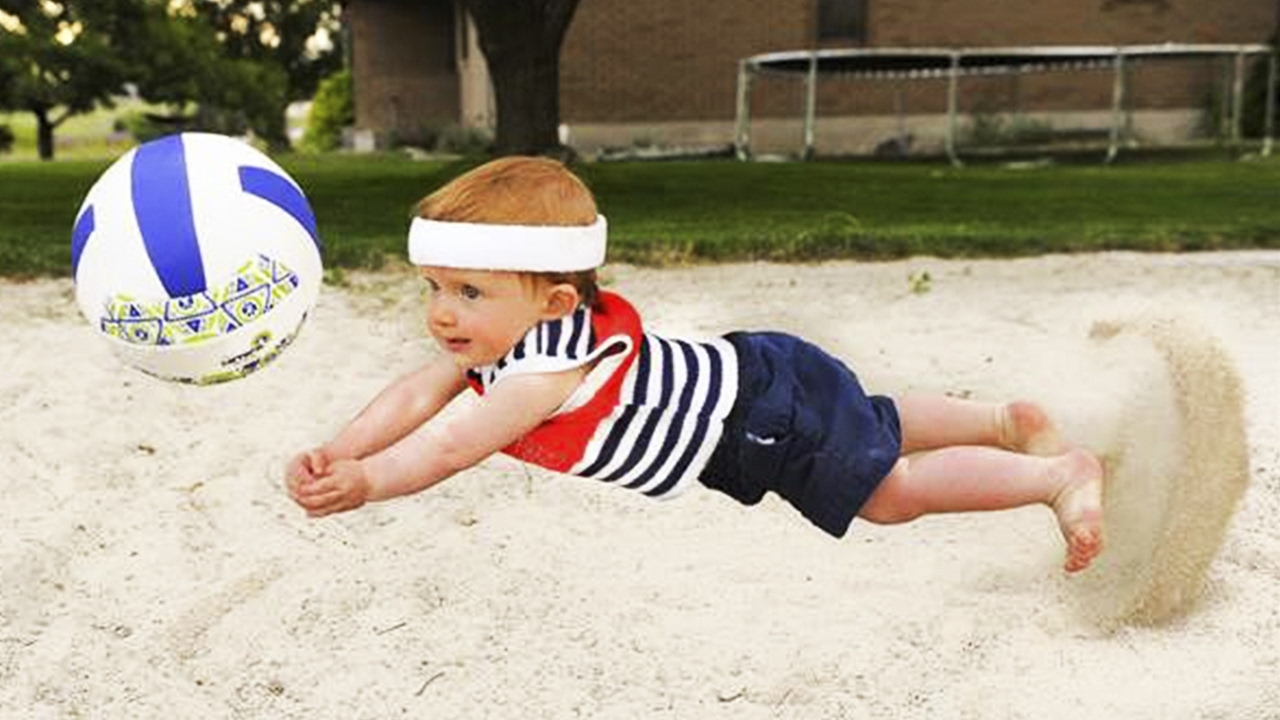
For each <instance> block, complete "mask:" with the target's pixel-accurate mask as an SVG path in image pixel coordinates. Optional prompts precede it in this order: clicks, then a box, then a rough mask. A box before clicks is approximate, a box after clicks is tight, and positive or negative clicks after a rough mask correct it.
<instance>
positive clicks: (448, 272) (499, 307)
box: [420, 266, 546, 370]
mask: <svg viewBox="0 0 1280 720" xmlns="http://www.w3.org/2000/svg"><path fill="white" fill-rule="evenodd" d="M420 272H421V274H422V277H423V279H425V280H426V281H427V287H428V288H429V290H430V300H429V303H430V307H429V309H428V311H427V329H428V330H429V331H430V332H431V337H433V338H435V340H436V342H437V343H439V344H440V348H441V349H442V350H444V351H445V352H447V353H449V355H450V357H452V358H453V361H454V362H455V363H456V364H457V365H458V367H459V368H461V369H463V370H469V369H471V368H474V367H479V366H481V365H490V364H492V363H495V362H497V361H498V360H499V359H501V358H502V357H503V356H504V355H506V354H507V353H508V352H510V350H511V348H512V347H514V346H515V344H516V343H517V342H519V340H520V338H522V337H524V335H525V333H527V332H528V331H529V329H530V328H532V327H533V326H534V325H536V324H537V323H538V322H539V321H540V320H542V319H543V318H544V315H545V310H546V298H545V297H544V295H545V294H546V287H545V283H540V282H532V281H530V280H528V279H526V278H523V277H521V276H520V275H519V274H518V273H514V272H499V271H490V270H458V269H454V268H442V267H430V266H428V267H423V268H420Z"/></svg>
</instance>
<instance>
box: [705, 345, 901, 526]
mask: <svg viewBox="0 0 1280 720" xmlns="http://www.w3.org/2000/svg"><path fill="white" fill-rule="evenodd" d="M725 339H726V340H728V341H729V342H731V343H733V346H734V348H735V349H736V350H737V354H738V397H737V400H736V401H735V402H734V405H733V410H732V411H731V412H730V413H729V417H728V418H727V419H726V420H725V428H724V434H723V435H722V436H721V438H720V442H719V443H718V444H717V445H716V449H715V451H714V452H713V453H712V455H711V459H710V461H708V463H707V467H706V468H705V469H703V471H702V474H701V476H700V477H699V478H698V479H699V480H700V481H701V482H702V484H703V485H706V486H707V487H710V488H713V489H715V490H719V491H721V492H724V493H726V494H728V495H729V496H731V497H733V498H734V499H735V500H738V501H739V502H742V503H744V504H746V505H754V504H756V503H758V502H760V500H761V498H763V497H764V495H765V493H766V492H769V491H771V490H772V491H773V492H775V493H777V494H778V495H780V496H781V497H782V498H783V499H785V500H786V501H787V502H789V503H791V504H792V505H793V506H795V507H796V509H798V510H799V511H800V513H801V514H802V515H804V516H805V517H806V518H808V519H809V521H810V522H812V523H813V524H814V525H817V526H818V527H820V528H822V529H823V530H824V531H826V532H827V533H830V534H831V535H834V536H836V537H841V536H843V535H844V534H845V532H846V531H848V529H849V524H850V523H852V522H853V518H854V517H856V516H857V514H858V510H859V509H860V508H861V507H862V505H863V503H865V502H866V501H867V498H868V497H870V496H871V493H872V492H873V491H874V490H875V489H876V487H877V486H878V485H879V484H880V481H881V480H883V479H884V478H885V476H886V475H888V474H889V471H890V470H892V469H893V465H894V463H896V462H897V461H898V456H899V454H900V451H901V449H902V430H901V427H900V426H899V423H898V411H897V408H895V407H894V404H893V401H892V400H890V399H889V398H887V397H884V396H880V395H872V396H868V395H867V394H866V393H865V392H864V391H863V389H862V386H861V385H860V384H859V383H858V378H857V376H855V375H854V374H853V371H851V370H849V368H848V367H846V366H845V365H844V363H842V362H840V361H839V360H838V359H836V358H834V357H832V356H831V355H828V354H827V353H826V352H824V351H823V350H822V349H821V348H818V347H817V346H815V345H812V344H810V343H808V342H805V341H804V340H801V339H800V338H797V337H794V336H791V335H787V334H784V333H730V334H729V335H726V336H725Z"/></svg>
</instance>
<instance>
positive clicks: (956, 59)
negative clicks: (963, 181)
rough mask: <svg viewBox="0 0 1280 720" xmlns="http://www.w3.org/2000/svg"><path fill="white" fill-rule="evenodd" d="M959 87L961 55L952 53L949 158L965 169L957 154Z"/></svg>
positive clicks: (948, 105) (948, 121) (948, 97)
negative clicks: (957, 101) (957, 100)
mask: <svg viewBox="0 0 1280 720" xmlns="http://www.w3.org/2000/svg"><path fill="white" fill-rule="evenodd" d="M959 85H960V53H959V52H958V51H952V53H951V73H950V75H949V76H948V78H947V157H949V158H951V164H952V165H954V166H956V167H963V166H964V163H962V162H960V157H959V156H958V155H957V154H956V99H957V95H958V94H959Z"/></svg>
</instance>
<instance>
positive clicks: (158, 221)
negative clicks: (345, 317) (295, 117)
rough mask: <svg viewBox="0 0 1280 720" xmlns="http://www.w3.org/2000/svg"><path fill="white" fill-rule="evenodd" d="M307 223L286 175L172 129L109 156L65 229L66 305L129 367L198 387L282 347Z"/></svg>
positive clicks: (307, 264) (296, 313)
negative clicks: (71, 289) (69, 282)
mask: <svg viewBox="0 0 1280 720" xmlns="http://www.w3.org/2000/svg"><path fill="white" fill-rule="evenodd" d="M320 251H321V246H320V238H319V235H318V234H317V232H316V221H315V215H314V214H313V213H312V212H311V206H310V205H309V204H308V202H307V199H306V196H305V195H304V194H303V192H302V189H301V188H300V187H299V186H298V184H297V183H296V182H295V181H294V180H293V178H291V177H289V175H288V173H286V172H285V171H284V170H282V169H281V168H280V166H278V165H276V164H275V163H274V162H272V161H271V159H270V158H268V157H267V156H266V155H264V154H262V153H261V152H259V151H257V150H256V149H254V148H253V147H252V146H250V145H248V144H247V143H244V142H242V141H240V140H236V139H234V138H230V137H227V136H224V135H214V134H208V133H180V134H175V135H168V136H165V137H162V138H159V139H156V140H152V141H150V142H147V143H144V144H142V145H140V146H138V147H136V148H134V149H132V150H130V151H129V152H128V153H126V154H125V155H123V156H122V157H120V159H118V160H116V161H115V162H114V163H112V165H111V166H110V167H108V168H107V169H106V171H105V172H103V173H102V175H101V176H100V177H99V178H98V180H97V182H95V183H94V185H93V187H92V188H90V190H89V193H88V195H87V196H86V197H85V200H84V202H83V204H82V205H81V206H80V210H79V212H78V213H77V214H76V219H75V223H74V225H73V227H72V233H71V269H72V275H73V277H74V280H75V295H76V303H77V304H78V305H79V307H80V312H81V313H82V314H83V315H84V316H85V318H86V319H88V321H89V323H90V324H91V325H92V326H93V327H94V329H95V330H96V331H97V332H98V334H99V335H101V336H102V337H103V338H104V339H105V340H106V341H107V342H108V343H109V344H110V345H111V347H112V348H113V349H114V350H115V352H116V354H117V355H118V356H119V357H120V358H121V359H122V360H123V361H124V362H125V363H126V364H127V365H129V366H132V367H134V368H136V369H138V370H141V371H142V372H145V373H147V374H149V375H153V376H155V377H158V378H161V379H164V380H172V381H176V382H183V383H194V384H199V385H206V384H210V383H216V382H223V381H227V380H235V379H237V378H241V377H244V376H245V375H248V374H250V373H252V372H254V371H255V370H258V369H260V368H262V367H264V366H265V365H267V364H268V363H270V362H271V361H272V360H274V359H275V358H276V357H278V356H279V355H280V353H282V352H283V351H284V350H285V348H287V347H288V346H289V345H290V343H292V342H293V339H294V337H296V335H297V333H298V331H299V330H300V329H301V327H302V324H303V321H304V320H305V319H306V317H307V314H308V313H309V312H310V311H311V309H312V307H313V306H314V304H315V301H316V297H317V295H318V294H319V290H320V283H321V279H322V277H321V276H322V273H323V267H322V264H321V259H320Z"/></svg>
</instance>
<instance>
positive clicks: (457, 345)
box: [444, 338, 471, 352]
mask: <svg viewBox="0 0 1280 720" xmlns="http://www.w3.org/2000/svg"><path fill="white" fill-rule="evenodd" d="M470 344H471V341H470V340H468V339H466V338H448V339H446V340H445V341H444V346H445V347H446V348H448V349H449V352H462V351H463V350H466V349H467V346H468V345H470Z"/></svg>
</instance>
